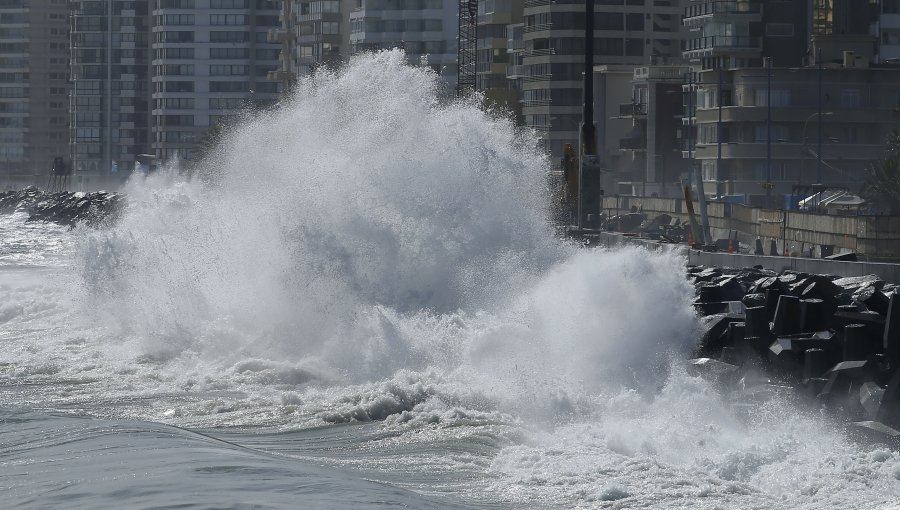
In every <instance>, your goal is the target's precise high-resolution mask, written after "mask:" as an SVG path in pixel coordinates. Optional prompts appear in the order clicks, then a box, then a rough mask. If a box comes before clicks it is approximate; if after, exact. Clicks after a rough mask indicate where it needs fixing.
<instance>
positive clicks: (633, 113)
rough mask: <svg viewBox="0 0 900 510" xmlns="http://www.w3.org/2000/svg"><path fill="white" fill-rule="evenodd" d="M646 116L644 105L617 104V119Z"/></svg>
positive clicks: (645, 106)
mask: <svg viewBox="0 0 900 510" xmlns="http://www.w3.org/2000/svg"><path fill="white" fill-rule="evenodd" d="M644 115H647V105H646V104H645V103H621V104H619V117H643V116H644Z"/></svg>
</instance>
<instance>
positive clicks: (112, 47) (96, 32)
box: [68, 0, 151, 188]
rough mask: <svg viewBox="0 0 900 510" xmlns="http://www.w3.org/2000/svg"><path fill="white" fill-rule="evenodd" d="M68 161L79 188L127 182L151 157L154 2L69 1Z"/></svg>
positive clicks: (112, 0) (114, 0)
mask: <svg viewBox="0 0 900 510" xmlns="http://www.w3.org/2000/svg"><path fill="white" fill-rule="evenodd" d="M69 5H70V9H71V11H70V18H69V19H70V29H71V47H70V52H69V54H70V55H71V62H70V81H71V84H72V88H71V96H70V101H69V104H68V106H69V141H70V153H69V154H70V158H71V162H72V166H73V169H74V176H75V180H76V182H75V185H76V186H78V187H86V188H97V187H105V186H109V185H113V184H115V183H116V182H121V181H122V180H124V179H125V178H127V177H128V175H129V174H130V172H131V170H132V168H134V164H135V161H136V156H137V155H138V154H141V153H145V152H147V151H148V150H149V149H150V144H149V141H150V103H149V100H150V96H149V92H150V55H149V33H150V22H151V20H150V16H149V2H147V1H146V0H145V1H120V0H110V1H98V0H77V1H70V2H69Z"/></svg>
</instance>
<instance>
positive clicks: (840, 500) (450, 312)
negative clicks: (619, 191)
mask: <svg viewBox="0 0 900 510" xmlns="http://www.w3.org/2000/svg"><path fill="white" fill-rule="evenodd" d="M404 60H405V59H404V57H403V55H402V54H400V53H399V52H396V51H395V52H385V53H380V54H377V55H370V56H366V57H362V58H359V59H357V60H355V61H354V62H353V63H351V65H349V66H348V67H347V68H346V69H344V70H341V71H339V72H334V73H332V74H322V75H320V76H318V77H317V78H316V79H315V80H309V81H306V82H303V83H301V85H300V87H299V91H298V93H297V95H296V97H294V98H292V99H290V100H287V101H285V102H284V103H283V104H281V105H279V106H278V107H277V108H275V109H273V110H272V111H270V112H265V113H263V114H261V115H259V116H258V117H256V118H248V119H247V120H246V122H245V123H244V124H243V125H242V126H241V127H240V128H239V129H236V130H235V131H234V132H232V133H231V134H230V135H229V137H228V139H227V140H226V142H225V143H224V145H223V147H222V150H221V151H220V152H219V153H218V154H216V156H215V157H214V158H212V159H211V160H210V161H208V162H206V163H205V165H204V167H203V169H202V171H200V172H198V174H197V175H194V176H192V177H190V178H188V177H185V176H181V175H179V174H178V173H177V172H176V171H174V170H171V171H169V170H167V171H163V172H160V174H159V175H156V176H153V177H151V178H146V179H135V180H134V181H133V182H130V183H129V185H128V189H127V190H126V191H127V193H128V195H129V206H128V210H127V211H126V212H125V214H124V215H123V217H122V218H121V220H120V221H119V222H117V223H116V224H115V225H114V226H111V227H108V228H104V229H98V230H91V229H88V228H77V229H74V230H69V229H67V228H64V227H60V226H57V225H51V224H41V223H27V222H26V221H25V219H26V215H25V214H24V213H21V212H20V213H15V214H9V215H0V353H2V354H0V498H2V499H0V500H2V501H3V502H4V503H3V506H9V507H23V508H45V507H71V508H105V507H127V508H150V507H154V508H156V507H179V508H293V507H308V508H365V507H369V506H372V507H376V506H377V507H385V506H400V507H408V508H523V507H527V508H660V509H662V508H701V509H715V508H722V509H726V508H728V509H730V508H765V509H772V508H785V509H788V508H810V509H812V508H815V509H821V508H835V509H837V508H884V509H888V508H898V505H897V501H900V455H898V452H896V451H892V450H890V449H887V448H885V447H883V446H878V445H872V444H862V443H858V442H855V441H854V440H852V438H849V437H848V436H847V435H846V434H845V433H844V431H843V430H842V428H841V427H840V426H839V425H838V424H836V423H832V422H831V421H830V420H829V418H828V417H827V416H820V415H818V414H817V413H814V412H812V411H809V410H807V409H805V408H804V407H803V406H802V405H799V404H798V403H797V402H794V401H793V400H792V399H791V398H790V396H789V395H781V394H773V395H771V396H768V397H766V398H761V399H760V400H759V401H758V402H756V403H755V404H754V405H753V406H752V407H749V408H748V407H747V406H745V405H742V406H735V405H734V404H733V403H732V402H730V401H729V399H728V398H727V397H725V396H723V395H722V394H720V393H719V392H718V391H716V389H715V388H713V387H711V386H710V385H709V384H708V383H706V382H705V381H703V380H702V379H698V378H694V377H690V376H688V375H687V374H686V373H685V371H684V369H683V364H684V361H685V360H686V359H687V358H688V357H689V353H690V350H691V347H692V344H693V341H694V339H695V338H696V332H697V328H698V322H697V319H696V318H695V316H694V315H693V312H692V309H691V306H690V300H691V297H692V288H691V287H690V285H689V283H688V282H687V281H686V279H685V278H684V275H683V266H684V263H685V262H684V260H682V259H680V258H679V257H678V256H676V255H674V254H671V253H649V252H646V251H642V250H639V249H623V250H619V251H602V250H587V249H582V248H578V247H576V246H573V245H571V244H569V243H567V242H565V241H562V240H559V239H557V238H556V237H555V236H554V235H553V233H552V229H551V228H550V226H549V224H548V220H547V211H546V203H547V201H546V192H547V185H546V180H545V176H544V172H543V169H544V168H545V167H546V164H547V162H546V161H545V160H544V157H543V156H542V155H541V153H540V152H539V151H538V150H537V149H536V144H535V140H534V138H533V137H532V136H531V135H530V134H528V133H522V132H519V131H517V130H515V129H514V128H513V127H512V126H511V125H510V123H509V122H508V121H507V120H506V119H504V118H503V116H502V115H499V114H495V113H491V112H485V111H482V110H481V109H479V108H478V107H477V105H475V104H472V103H468V102H465V103H455V102H448V101H445V100H441V99H439V94H437V82H436V80H435V77H434V76H433V75H431V74H429V73H428V72H426V71H423V70H421V69H417V68H411V67H408V66H406V65H404V64H403V61H404Z"/></svg>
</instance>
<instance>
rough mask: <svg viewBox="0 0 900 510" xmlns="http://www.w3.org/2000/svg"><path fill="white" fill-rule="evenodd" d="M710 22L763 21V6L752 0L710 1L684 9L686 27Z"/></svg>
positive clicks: (683, 17)
mask: <svg viewBox="0 0 900 510" xmlns="http://www.w3.org/2000/svg"><path fill="white" fill-rule="evenodd" d="M710 21H716V22H728V21H730V22H735V21H738V22H740V21H744V22H751V21H752V22H758V21H762V5H761V3H760V2H758V1H752V0H709V1H707V2H698V3H694V4H691V5H689V6H688V7H686V8H685V9H684V16H682V22H683V23H684V25H685V26H686V27H697V26H701V25H703V24H705V23H708V22H710Z"/></svg>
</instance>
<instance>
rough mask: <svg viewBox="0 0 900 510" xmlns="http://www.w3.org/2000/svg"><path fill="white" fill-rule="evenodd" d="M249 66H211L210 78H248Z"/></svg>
mask: <svg viewBox="0 0 900 510" xmlns="http://www.w3.org/2000/svg"><path fill="white" fill-rule="evenodd" d="M247 74H248V72H247V66H242V65H228V64H221V65H219V64H216V65H211V66H209V75H210V76H246V75H247Z"/></svg>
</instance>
